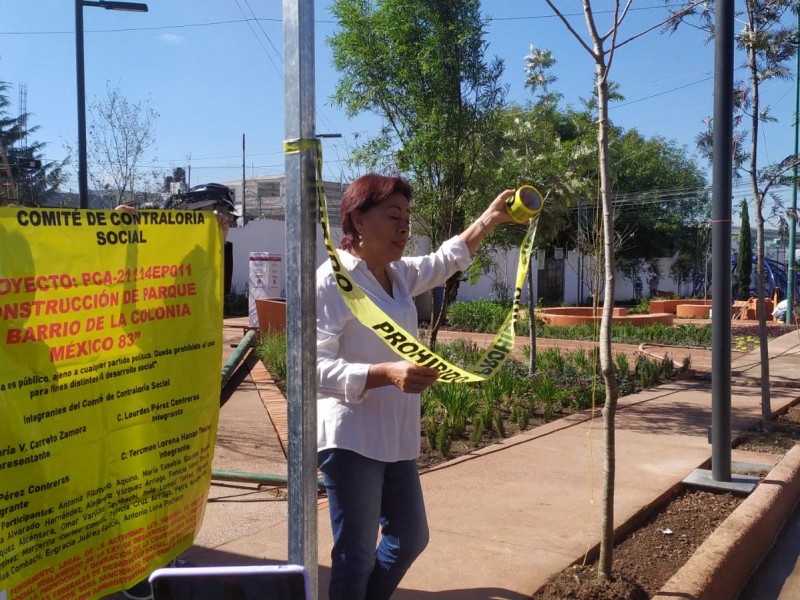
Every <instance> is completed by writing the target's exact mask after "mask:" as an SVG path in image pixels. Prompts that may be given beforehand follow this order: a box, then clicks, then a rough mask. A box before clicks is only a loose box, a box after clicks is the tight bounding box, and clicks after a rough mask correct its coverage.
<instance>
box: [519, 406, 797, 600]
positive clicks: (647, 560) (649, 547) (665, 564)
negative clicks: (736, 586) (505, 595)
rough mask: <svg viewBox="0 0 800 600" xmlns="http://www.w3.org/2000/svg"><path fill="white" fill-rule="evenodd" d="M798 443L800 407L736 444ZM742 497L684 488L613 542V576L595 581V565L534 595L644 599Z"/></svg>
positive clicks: (777, 447) (767, 448) (770, 448)
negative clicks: (620, 538) (615, 543)
mask: <svg viewBox="0 0 800 600" xmlns="http://www.w3.org/2000/svg"><path fill="white" fill-rule="evenodd" d="M796 443H800V406H793V407H791V408H789V410H788V411H787V412H786V413H784V414H782V415H779V416H776V417H775V418H774V419H773V423H772V431H771V432H770V433H765V432H763V431H749V432H745V433H744V434H743V435H742V436H740V438H739V440H738V442H737V444H735V445H736V447H737V448H739V449H741V450H749V451H752V452H767V453H771V454H783V453H785V452H786V451H788V450H790V449H791V448H792V447H793V446H794V445H795V444H796ZM743 499H744V498H743V497H742V496H738V495H735V494H730V493H714V492H706V491H697V490H684V491H683V492H682V493H681V494H679V495H678V496H676V497H675V498H674V499H672V500H671V501H670V502H668V503H667V504H666V505H665V506H664V507H663V508H662V509H661V510H659V511H658V512H657V513H656V514H654V515H653V516H652V517H651V518H650V519H649V520H648V521H646V522H645V523H644V524H643V525H641V526H640V527H638V528H637V529H635V530H634V531H633V532H631V533H630V534H629V535H628V536H626V537H625V538H624V539H623V540H622V541H621V542H620V543H619V544H617V545H616V546H615V547H614V560H613V567H612V580H611V581H608V582H598V581H597V567H596V565H595V564H587V565H579V566H573V567H570V568H568V569H565V570H564V571H562V572H561V573H559V574H558V575H556V576H554V577H552V578H551V579H550V580H549V581H548V582H547V583H546V584H545V585H544V586H543V587H542V588H541V589H539V590H538V591H537V593H536V594H534V595H533V596H532V598H534V599H536V600H570V599H572V600H647V599H648V598H650V597H652V596H653V595H654V594H655V593H656V592H658V590H659V589H661V587H662V586H663V585H664V584H665V583H666V582H667V581H668V580H669V578H670V577H672V575H674V574H675V573H676V572H677V571H678V570H679V569H680V568H681V567H682V566H683V565H684V564H685V563H686V561H687V560H688V559H689V557H691V555H692V554H693V553H694V551H695V550H696V549H697V548H698V547H699V546H700V544H702V543H703V541H705V539H706V538H707V537H708V536H709V534H711V532H712V531H714V530H715V529H716V528H717V527H718V526H719V525H720V524H721V523H722V522H723V521H724V520H725V519H726V518H727V517H728V515H729V514H730V513H731V512H733V510H734V509H735V508H736V507H737V506H738V505H739V504H740V503H741V502H742V500H743Z"/></svg>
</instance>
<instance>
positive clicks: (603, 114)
mask: <svg viewBox="0 0 800 600" xmlns="http://www.w3.org/2000/svg"><path fill="white" fill-rule="evenodd" d="M545 1H546V2H547V5H548V6H549V7H550V9H551V10H552V11H553V12H554V13H555V15H556V16H557V17H558V19H559V20H560V21H561V22H562V23H563V24H564V26H565V27H566V28H567V30H568V31H569V33H570V34H571V35H572V36H573V37H574V38H575V39H576V40H577V42H578V43H579V44H580V46H581V47H582V48H583V49H584V50H586V52H587V53H588V54H589V56H590V57H591V58H592V62H593V63H594V69H595V80H594V90H593V91H594V99H595V101H596V114H595V118H596V123H597V129H596V134H597V137H596V140H597V142H596V143H597V173H598V180H599V181H598V193H599V198H600V202H599V204H600V209H601V211H602V218H601V223H602V232H603V244H602V250H603V269H604V273H605V294H604V296H603V312H602V317H601V320H600V334H599V340H598V346H599V349H600V370H601V372H602V375H603V381H604V383H605V391H606V398H605V405H604V407H603V430H604V438H605V454H604V481H603V502H602V517H601V529H602V531H601V535H600V555H599V557H598V567H597V575H598V578H599V579H600V580H608V579H610V577H611V563H612V556H613V546H614V479H615V436H614V418H615V415H616V407H617V399H618V397H619V388H618V386H617V378H616V374H615V371H614V364H613V360H612V358H613V357H612V353H611V323H612V309H613V306H614V279H615V275H614V268H615V260H614V258H615V257H614V242H615V232H616V230H615V227H614V211H613V205H612V198H611V190H612V179H611V160H612V156H611V152H610V148H609V136H610V130H611V124H610V121H609V118H608V105H609V100H610V99H611V98H612V96H613V93H614V87H613V86H612V83H611V81H610V79H609V76H610V72H611V67H612V65H613V62H614V58H615V57H616V55H617V51H618V50H619V48H621V47H622V46H624V45H625V44H628V43H629V42H631V41H633V40H635V39H636V38H638V37H640V36H641V35H643V34H644V33H646V32H647V31H651V30H653V29H655V28H656V27H660V26H661V24H657V25H655V26H653V27H651V28H649V29H648V30H646V31H644V32H641V33H639V34H637V35H634V36H632V37H630V38H627V39H625V40H619V39H618V33H619V28H620V25H621V24H622V22H623V21H624V19H625V17H626V16H627V14H628V10H629V9H630V6H631V0H627V1H626V3H625V6H624V8H623V7H622V6H621V4H622V3H621V0H615V1H614V3H613V7H614V8H613V14H612V20H611V25H610V27H609V28H608V30H607V31H606V32H605V33H603V34H601V33H600V31H599V30H598V28H597V22H596V20H595V16H594V12H593V9H592V3H591V0H582V4H583V14H584V18H585V22H586V28H587V37H588V39H587V40H584V38H583V36H582V35H581V34H580V33H578V31H577V30H576V29H575V28H573V26H572V24H571V23H570V21H569V20H568V19H567V18H566V16H565V15H564V14H563V13H562V12H561V11H560V10H559V9H558V8H557V7H556V6H555V2H554V0H545Z"/></svg>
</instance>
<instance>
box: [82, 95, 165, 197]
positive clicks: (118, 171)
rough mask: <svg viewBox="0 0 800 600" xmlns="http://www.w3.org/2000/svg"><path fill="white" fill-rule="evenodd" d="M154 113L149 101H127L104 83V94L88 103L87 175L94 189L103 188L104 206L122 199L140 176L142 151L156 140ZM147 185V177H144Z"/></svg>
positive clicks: (156, 115) (131, 191)
mask: <svg viewBox="0 0 800 600" xmlns="http://www.w3.org/2000/svg"><path fill="white" fill-rule="evenodd" d="M157 120H158V113H157V112H156V111H155V110H153V108H151V107H150V105H149V102H141V101H140V102H134V103H132V102H129V101H128V99H127V98H125V97H124V96H122V94H121V93H120V91H119V89H117V88H112V87H111V86H110V85H108V84H107V85H106V97H105V98H104V99H103V100H94V101H93V102H92V104H91V105H90V106H89V128H88V135H87V138H88V139H87V152H88V155H89V159H90V162H89V175H90V177H91V179H92V181H93V182H94V184H95V187H96V188H97V189H105V190H106V191H107V192H108V193H107V197H106V199H105V200H104V203H105V204H106V208H111V207H114V206H117V205H118V204H122V203H123V202H124V201H126V196H128V195H132V194H133V192H135V182H136V180H137V179H138V178H140V177H142V179H143V180H147V179H148V178H149V175H147V176H140V174H139V168H140V163H141V161H142V159H143V157H144V154H145V153H146V152H147V150H148V149H150V148H151V147H152V146H153V145H154V144H155V140H156V121H157ZM146 185H148V186H149V185H150V181H146Z"/></svg>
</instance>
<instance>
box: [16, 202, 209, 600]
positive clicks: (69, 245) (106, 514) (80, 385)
mask: <svg viewBox="0 0 800 600" xmlns="http://www.w3.org/2000/svg"><path fill="white" fill-rule="evenodd" d="M221 243H222V239H221V234H220V231H219V228H218V226H217V222H216V219H215V218H214V217H213V215H212V214H211V213H208V212H200V211H164V210H158V211H152V210H141V211H139V212H138V213H137V214H135V215H131V214H128V213H124V212H122V211H86V210H82V211H79V210H74V209H30V208H20V207H3V208H0V411H2V417H3V418H2V419H0V598H2V599H4V600H5V599H7V600H24V599H36V600H42V599H47V598H53V599H58V600H65V599H69V598H75V599H86V598H99V597H102V596H103V595H106V594H108V593H110V592H113V591H115V590H119V589H123V588H125V587H128V586H129V585H131V584H133V583H135V582H136V581H138V580H140V579H142V578H143V577H145V576H146V575H147V574H148V573H149V572H150V571H151V570H152V569H154V568H157V567H161V566H164V564H165V563H166V562H167V561H168V560H170V559H171V558H173V557H175V556H176V555H177V554H179V553H180V552H181V551H183V550H185V549H187V548H188V547H189V546H190V545H191V543H192V540H193V539H194V535H195V534H196V532H197V530H198V529H199V527H200V524H201V522H202V517H203V510H204V507H205V501H206V498H207V494H208V486H209V483H210V478H211V459H212V456H213V452H214V442H215V437H216V429H217V418H218V411H219V395H220V366H221V362H222V347H221V336H222V330H221V326H220V324H221V321H222V280H221Z"/></svg>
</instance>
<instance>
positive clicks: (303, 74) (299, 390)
mask: <svg viewBox="0 0 800 600" xmlns="http://www.w3.org/2000/svg"><path fill="white" fill-rule="evenodd" d="M283 38H284V51H283V56H284V65H285V71H284V73H285V75H284V115H285V119H286V124H285V137H286V139H287V140H293V139H301V140H309V141H311V140H313V139H314V134H315V131H314V129H315V127H314V3H313V2H306V1H301V2H297V0H283ZM308 146H309V147H305V148H304V149H302V150H301V151H300V152H299V153H297V154H287V155H286V194H285V198H286V257H287V260H286V365H287V375H288V377H287V395H288V421H289V562H291V563H295V564H302V565H303V566H305V567H306V569H307V570H308V572H309V576H310V578H311V588H312V589H311V597H312V598H317V587H318V578H317V560H318V557H317V485H316V482H317V444H316V434H317V411H316V406H317V401H316V397H317V396H316V368H317V360H316V358H317V337H316V335H317V330H316V296H315V292H314V290H315V272H316V233H317V232H316V223H315V220H314V217H315V215H316V196H315V177H316V175H315V170H314V166H315V165H314V159H315V149H314V147H313V144H308Z"/></svg>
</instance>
